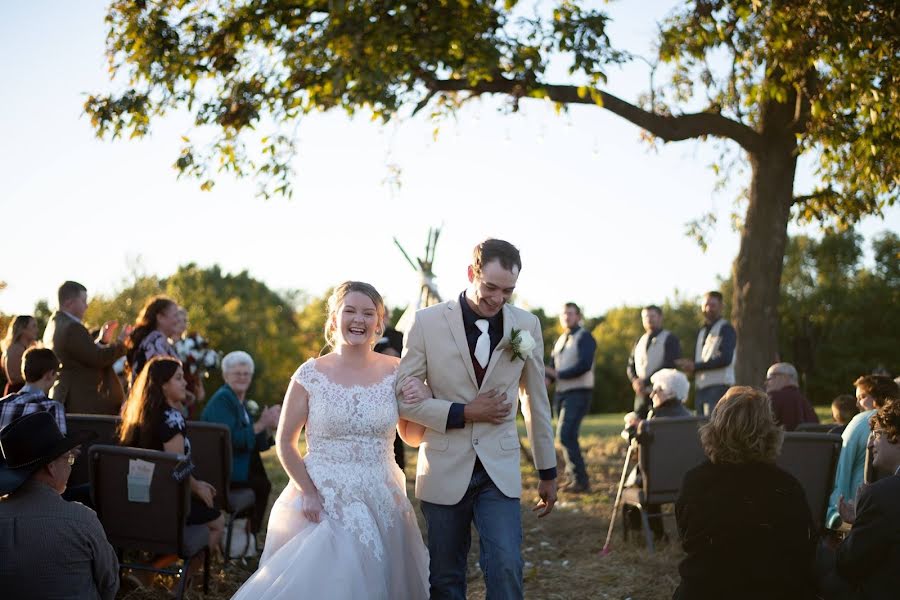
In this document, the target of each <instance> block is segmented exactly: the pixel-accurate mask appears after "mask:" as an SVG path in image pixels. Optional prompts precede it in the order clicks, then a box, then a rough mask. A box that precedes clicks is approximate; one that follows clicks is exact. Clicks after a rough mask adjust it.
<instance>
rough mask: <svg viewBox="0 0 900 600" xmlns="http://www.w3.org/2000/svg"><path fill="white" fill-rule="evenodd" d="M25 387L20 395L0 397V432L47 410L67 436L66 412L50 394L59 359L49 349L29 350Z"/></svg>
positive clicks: (24, 361) (25, 359) (24, 359)
mask: <svg viewBox="0 0 900 600" xmlns="http://www.w3.org/2000/svg"><path fill="white" fill-rule="evenodd" d="M22 373H23V374H24V376H25V385H24V386H22V389H20V390H19V391H18V392H15V393H13V394H9V395H8V396H4V397H3V398H0V429H3V428H4V427H6V426H7V425H9V424H10V423H12V422H13V421H15V420H16V419H18V418H19V417H22V416H25V415H28V414H31V413H34V412H38V411H42V410H45V411H47V412H49V413H50V414H51V415H52V416H53V419H54V420H55V421H56V424H57V425H58V426H59V430H60V431H61V432H62V433H63V434H65V433H66V409H65V408H64V407H63V405H62V404H60V403H59V402H57V401H55V400H51V399H50V398H49V397H48V396H47V394H48V393H49V392H50V388H51V387H53V384H54V383H55V382H56V376H57V374H58V373H59V360H58V359H57V358H56V354H54V353H53V350H50V349H49V348H29V349H28V350H26V351H25V354H24V355H23V356H22Z"/></svg>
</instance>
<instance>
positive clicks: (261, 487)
mask: <svg viewBox="0 0 900 600" xmlns="http://www.w3.org/2000/svg"><path fill="white" fill-rule="evenodd" d="M253 368H254V365H253V359H252V358H251V357H250V355H249V354H247V353H246V352H241V351H237V352H229V353H228V354H226V355H225V358H223V359H222V378H223V379H224V380H225V385H223V386H222V387H220V388H219V389H218V390H216V393H215V394H213V395H212V397H211V398H210V399H209V402H207V403H206V408H204V409H203V414H202V416H201V419H202V420H204V421H209V422H211V423H222V424H224V425H227V426H228V428H229V429H230V430H231V448H232V450H231V460H232V467H231V484H232V487H235V488H250V489H252V490H253V493H254V494H255V495H256V504H255V508H254V513H253V516H252V517H251V519H250V530H251V531H252V532H253V533H257V532H258V531H259V530H260V527H261V526H262V520H263V517H264V515H265V512H266V507H267V506H268V504H269V493H270V492H271V491H272V484H271V483H270V482H269V478H268V476H266V470H265V468H264V467H263V464H262V459H261V458H260V456H259V453H260V452H261V451H264V450H268V449H269V448H271V447H272V445H273V444H274V443H275V441H274V440H273V439H272V430H274V429H275V428H276V427H277V426H278V417H279V415H280V411H279V407H278V406H277V405H276V406H270V407H267V408H266V409H264V410H263V411H262V414H260V416H259V420H258V421H256V422H255V423H254V422H253V419H252V418H251V417H250V414H249V412H248V411H247V390H248V389H249V388H250V384H251V383H252V382H253Z"/></svg>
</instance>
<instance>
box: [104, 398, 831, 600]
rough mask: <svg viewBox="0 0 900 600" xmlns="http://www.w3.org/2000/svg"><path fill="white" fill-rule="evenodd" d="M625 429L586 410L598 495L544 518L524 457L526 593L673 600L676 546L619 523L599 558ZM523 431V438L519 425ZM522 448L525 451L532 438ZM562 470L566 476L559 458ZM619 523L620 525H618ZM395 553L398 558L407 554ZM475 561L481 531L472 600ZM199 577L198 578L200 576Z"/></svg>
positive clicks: (279, 483) (279, 481)
mask: <svg viewBox="0 0 900 600" xmlns="http://www.w3.org/2000/svg"><path fill="white" fill-rule="evenodd" d="M817 412H818V413H819V416H820V418H821V419H822V421H823V422H825V421H830V420H831V418H830V417H831V415H830V412H829V411H827V410H821V409H817ZM826 415H827V416H826ZM621 429H622V415H621V414H600V415H588V416H587V417H586V418H585V420H584V422H583V424H582V428H581V434H582V435H581V443H582V449H583V451H584V454H585V462H586V464H587V468H588V473H589V475H590V479H591V482H592V486H593V489H592V492H591V493H590V494H583V495H574V496H567V495H566V494H565V493H560V501H559V502H558V503H557V505H556V509H555V510H554V511H553V513H552V514H551V515H549V516H548V517H546V518H544V519H540V520H539V519H537V517H535V516H534V513H532V511H531V510H530V509H531V507H532V506H534V504H535V503H536V502H537V493H536V490H537V481H538V480H537V473H536V472H535V470H534V468H533V467H532V465H531V464H529V463H528V462H526V461H524V460H523V461H522V475H523V486H524V489H523V495H522V527H523V531H524V543H523V548H522V552H523V558H524V560H525V561H526V563H525V593H526V597H527V598H529V599H534V600H588V599H590V600H596V599H602V600H606V599H609V600H626V599H631V600H668V599H669V598H671V597H672V592H673V591H674V590H675V587H676V586H677V584H678V572H677V565H678V561H679V560H680V558H681V556H682V552H681V549H680V547H679V546H678V544H677V543H672V544H669V545H667V546H663V547H662V548H659V549H658V551H657V552H656V553H655V554H653V555H650V554H648V553H647V551H646V550H645V549H644V547H643V543H642V542H640V541H638V540H637V539H636V538H635V536H631V537H630V539H629V541H628V542H624V541H623V539H622V535H621V530H620V528H619V529H618V530H617V531H616V533H615V534H614V536H613V542H612V544H611V546H612V549H613V550H612V552H611V553H610V554H609V555H607V556H605V557H601V556H600V550H601V548H602V547H603V541H604V538H605V536H606V531H607V527H608V525H609V517H610V511H611V509H612V504H613V500H614V498H615V492H616V486H617V485H618V479H619V476H620V475H621V469H622V464H623V461H624V456H625V447H626V445H625V442H624V440H622V438H620V437H619V432H620V431H621ZM520 435H521V436H522V437H523V438H524V431H523V430H522V428H521V427H520ZM523 441H524V440H523ZM524 446H525V447H526V448H527V443H525V444H524ZM557 455H559V453H557ZM415 459H416V453H415V451H413V450H409V449H408V450H407V461H408V464H407V468H406V474H407V489H408V492H409V497H410V498H411V499H412V501H413V504H414V505H416V506H417V501H416V500H415V498H414V494H413V482H414V479H415ZM263 460H264V463H265V465H266V470H267V471H268V473H269V477H270V479H271V480H272V484H273V485H272V487H273V495H272V498H271V500H272V501H274V499H275V498H276V497H277V494H278V493H280V491H281V490H282V489H283V488H284V486H285V485H286V484H287V477H286V475H285V473H284V471H283V470H282V468H281V465H280V464H279V462H278V459H277V457H276V456H275V453H274V451H271V450H270V451H269V452H266V453H265V454H264V455H263ZM559 468H560V473H562V472H563V464H562V461H561V460H560V461H559ZM561 479H564V477H561ZM416 512H417V514H418V515H419V526H420V528H421V529H422V531H423V533H424V532H425V526H424V523H423V522H422V519H421V512H420V511H419V510H418V506H417V511H416ZM616 525H617V528H618V526H619V525H620V523H617V524H616ZM674 528H675V524H674V519H666V529H667V531H668V532H669V535H670V537H671V538H672V539H677V536H676V535H675V531H674ZM393 558H394V559H396V560H400V559H401V558H402V557H393ZM477 562H478V542H477V534H473V544H472V549H471V551H470V553H469V572H468V582H469V584H468V585H469V591H468V598H470V599H472V600H482V599H483V598H484V597H485V595H484V584H483V580H482V577H481V572H480V570H479V568H478V565H477ZM255 568H256V560H255V559H252V560H248V561H247V562H246V563H245V564H240V563H238V564H235V565H233V566H231V567H230V568H229V569H227V570H226V569H223V568H222V565H221V564H214V565H213V576H212V583H211V590H210V594H208V595H207V596H205V597H206V598H209V599H214V600H220V599H222V600H224V599H226V598H230V597H231V595H232V594H233V593H234V592H235V591H236V590H237V588H238V587H239V586H240V584H241V583H242V582H243V581H244V580H245V579H246V578H247V577H249V576H250V574H252V572H253V571H254V570H255ZM196 579H198V580H199V577H198V578H196ZM123 586H124V584H123ZM167 597H168V596H167V594H166V592H165V591H164V590H163V589H161V588H156V589H148V588H143V589H129V588H128V587H127V586H124V587H123V589H122V590H121V591H120V593H119V595H118V598H120V599H122V600H126V599H127V600H163V599H165V598H167ZM188 597H189V598H201V597H204V596H203V595H202V594H201V593H200V591H199V587H198V586H195V587H194V589H192V590H191V591H190V592H189V594H188ZM322 600H325V599H322ZM398 600H402V599H398Z"/></svg>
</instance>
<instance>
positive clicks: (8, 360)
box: [0, 315, 38, 396]
mask: <svg viewBox="0 0 900 600" xmlns="http://www.w3.org/2000/svg"><path fill="white" fill-rule="evenodd" d="M37 337H38V324H37V321H36V320H35V318H34V317H32V316H31V315H19V316H18V317H16V318H15V319H13V320H12V321H11V322H10V324H9V329H7V330H6V337H5V338H3V341H2V342H0V351H2V353H3V355H2V358H0V361H2V368H3V372H4V373H5V374H6V389H4V390H3V395H4V396H6V395H7V394H12V393H14V392H18V391H19V390H20V389H22V386H24V385H25V377H24V376H23V375H22V356H24V355H25V351H26V350H28V349H29V348H31V347H32V346H34V345H35V344H36V343H37Z"/></svg>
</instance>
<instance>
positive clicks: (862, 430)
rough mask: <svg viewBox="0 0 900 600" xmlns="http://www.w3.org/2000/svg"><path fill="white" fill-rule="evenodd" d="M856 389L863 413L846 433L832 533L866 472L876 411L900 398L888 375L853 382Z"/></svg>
mask: <svg viewBox="0 0 900 600" xmlns="http://www.w3.org/2000/svg"><path fill="white" fill-rule="evenodd" d="M853 385H855V386H856V401H857V404H858V405H859V407H860V409H861V410H862V411H863V412H860V413H859V414H858V415H856V416H855V417H853V419H851V420H850V423H848V424H847V428H846V429H844V433H843V434H841V437H842V438H843V440H844V441H843V445H842V447H841V456H840V458H838V464H837V470H836V471H835V476H834V490H833V491H832V492H831V498H830V499H829V501H828V514H827V516H826V518H825V523H826V524H827V526H828V527H830V528H831V529H837V528H839V527H840V526H841V515H840V513H839V512H838V504H839V502H840V499H841V498H845V499H847V500H854V499H855V498H856V492H857V490H858V489H859V486H860V485H862V483H863V478H864V475H865V472H866V445H867V444H868V441H869V433H870V432H871V429H870V425H869V419H871V418H872V415H874V414H875V410H876V409H878V408H881V407H882V406H884V403H885V402H886V401H887V400H888V399H889V398H900V386H897V384H896V383H894V381H893V380H892V379H891V378H890V377H886V376H884V375H864V376H862V377H860V378H859V379H857V380H856V381H854V382H853Z"/></svg>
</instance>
